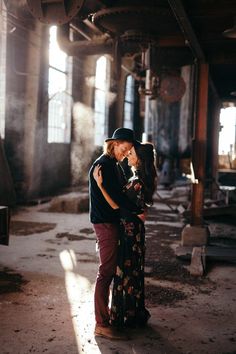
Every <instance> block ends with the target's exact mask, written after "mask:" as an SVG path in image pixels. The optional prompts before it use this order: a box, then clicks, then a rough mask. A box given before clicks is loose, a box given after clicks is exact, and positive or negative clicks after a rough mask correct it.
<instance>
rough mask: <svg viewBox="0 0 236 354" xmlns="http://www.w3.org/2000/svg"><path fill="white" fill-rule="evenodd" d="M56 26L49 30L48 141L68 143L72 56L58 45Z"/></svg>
mask: <svg viewBox="0 0 236 354" xmlns="http://www.w3.org/2000/svg"><path fill="white" fill-rule="evenodd" d="M56 33H57V27H56V26H51V27H50V32H49V73H48V96H49V103H48V143H69V142H70V138H71V137H70V132H71V108H72V96H71V95H72V58H71V57H68V56H67V55H66V53H64V52H63V51H62V50H61V49H60V48H59V46H58V43H57V38H56Z"/></svg>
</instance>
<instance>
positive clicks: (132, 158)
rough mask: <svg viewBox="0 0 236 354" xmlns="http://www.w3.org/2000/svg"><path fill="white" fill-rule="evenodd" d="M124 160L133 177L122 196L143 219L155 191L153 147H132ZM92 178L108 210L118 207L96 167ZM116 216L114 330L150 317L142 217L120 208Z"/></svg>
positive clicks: (112, 310) (138, 323) (145, 144)
mask: <svg viewBox="0 0 236 354" xmlns="http://www.w3.org/2000/svg"><path fill="white" fill-rule="evenodd" d="M127 158H128V165H129V166H131V167H132V170H133V176H132V177H131V178H130V179H129V181H128V183H127V184H126V185H125V186H124V188H123V193H124V194H126V195H127V197H128V198H129V199H130V200H132V201H133V202H135V204H136V205H137V206H138V207H139V208H141V209H142V210H143V216H144V215H145V213H146V209H147V207H148V206H150V205H151V204H152V202H153V193H154V191H155V189H156V181H157V174H156V168H155V155H154V148H153V145H152V144H151V143H144V144H140V143H136V144H135V145H134V146H133V147H132V148H131V150H130V151H129V154H128V156H127ZM94 178H95V179H96V181H97V183H98V186H99V188H100V189H101V191H102V193H103V195H104V197H105V199H106V200H107V202H108V203H109V204H110V205H111V207H112V208H114V209H118V208H119V206H118V205H117V204H116V203H115V202H114V201H113V200H112V199H111V198H110V196H109V194H108V193H107V191H106V190H105V188H104V187H103V185H102V181H103V179H102V174H101V170H100V167H99V166H98V167H97V168H96V169H95V171H94ZM120 215H121V219H120V226H121V232H120V240H119V250H118V261H117V270H116V275H115V278H114V284H113V292H112V304H111V311H110V321H111V324H112V325H114V326H116V327H123V326H129V327H134V326H136V325H141V326H142V325H145V324H146V323H147V321H148V319H149V317H150V313H149V312H148V310H147V309H146V308H145V299H144V257H145V228H144V217H141V216H137V215H136V214H134V213H133V212H131V211H129V210H126V209H123V208H122V209H120Z"/></svg>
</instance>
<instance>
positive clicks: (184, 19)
mask: <svg viewBox="0 0 236 354" xmlns="http://www.w3.org/2000/svg"><path fill="white" fill-rule="evenodd" d="M168 2H169V5H170V7H171V10H172V11H173V14H174V16H175V18H176V20H177V22H178V24H179V26H180V28H181V31H182V32H183V35H184V38H185V40H186V41H187V42H188V45H189V47H190V49H191V50H192V53H193V55H194V57H195V58H196V59H198V60H200V61H203V62H204V61H205V55H204V53H203V50H202V48H201V46H200V44H199V41H198V39H197V36H196V35H195V32H194V30H193V28H192V25H191V23H190V21H189V19H188V16H187V14H186V12H185V9H184V7H183V5H182V2H181V0H168Z"/></svg>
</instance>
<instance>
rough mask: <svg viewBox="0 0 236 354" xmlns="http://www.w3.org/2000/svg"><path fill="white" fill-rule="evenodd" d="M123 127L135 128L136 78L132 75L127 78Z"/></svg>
mask: <svg viewBox="0 0 236 354" xmlns="http://www.w3.org/2000/svg"><path fill="white" fill-rule="evenodd" d="M123 125H124V127H125V128H130V129H133V127H134V78H133V77H132V76H131V75H128V76H127V77H126V84H125V99H124V122H123Z"/></svg>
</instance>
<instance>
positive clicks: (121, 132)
mask: <svg viewBox="0 0 236 354" xmlns="http://www.w3.org/2000/svg"><path fill="white" fill-rule="evenodd" d="M111 140H124V141H128V142H131V143H133V144H135V143H136V140H135V138H134V132H133V130H132V129H129V128H118V129H116V130H115V131H114V133H113V135H112V137H111V138H107V139H106V140H105V142H107V141H111Z"/></svg>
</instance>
